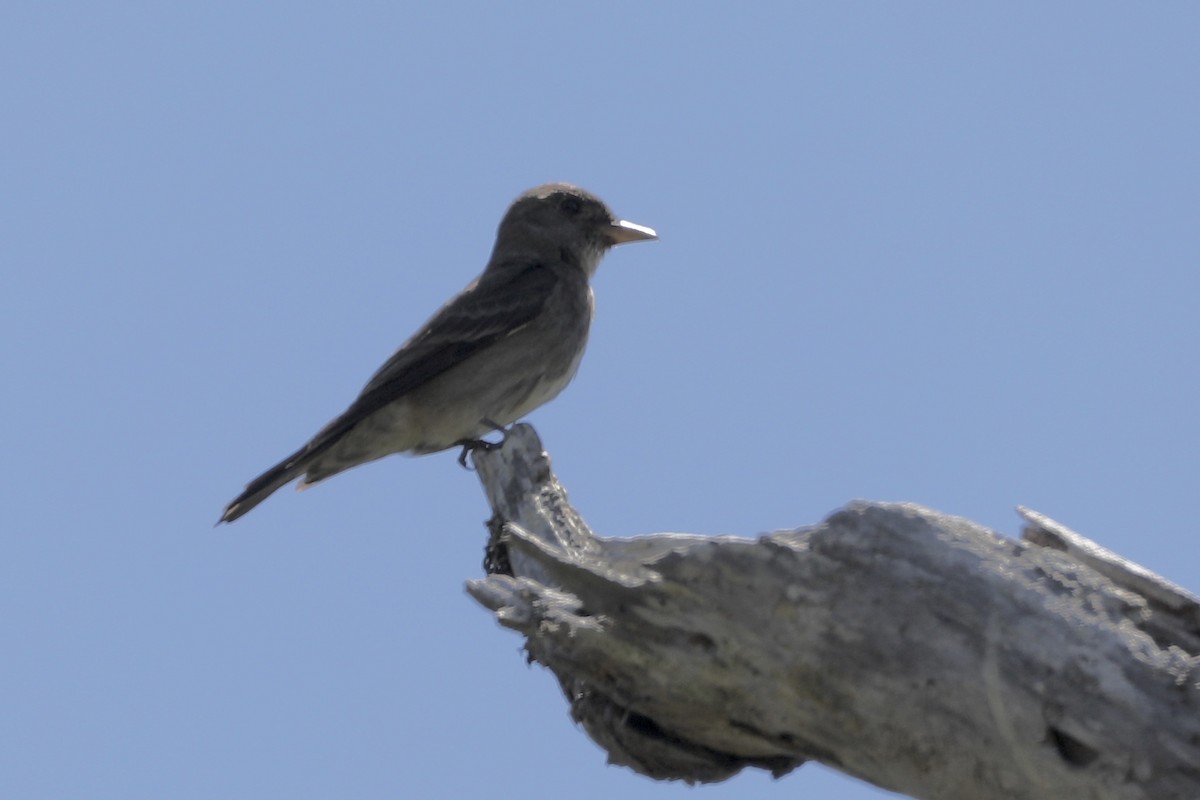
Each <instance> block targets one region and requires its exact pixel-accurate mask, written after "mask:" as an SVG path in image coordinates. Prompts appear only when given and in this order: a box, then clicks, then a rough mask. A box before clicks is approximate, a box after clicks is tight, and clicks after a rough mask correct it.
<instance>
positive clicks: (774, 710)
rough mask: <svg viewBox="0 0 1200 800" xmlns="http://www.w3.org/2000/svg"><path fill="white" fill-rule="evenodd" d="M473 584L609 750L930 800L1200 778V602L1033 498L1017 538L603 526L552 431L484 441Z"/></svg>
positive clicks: (900, 525)
mask: <svg viewBox="0 0 1200 800" xmlns="http://www.w3.org/2000/svg"><path fill="white" fill-rule="evenodd" d="M474 461H475V465H476V468H477V469H478V472H479V477H480V480H481V481H482V483H483V486H484V489H485V491H486V493H487V496H488V499H489V501H490V503H491V505H492V508H493V511H494V517H493V519H492V521H491V523H490V527H491V530H492V533H493V537H492V542H491V544H490V546H489V555H488V559H487V562H486V563H487V565H488V571H489V573H490V574H489V575H488V576H487V577H486V578H484V579H481V580H477V581H473V582H471V583H469V584H468V590H469V591H470V593H471V594H472V596H474V597H475V598H476V599H477V600H478V601H479V602H480V603H482V604H483V605H485V606H486V607H488V608H489V609H491V610H492V611H493V612H494V613H495V614H496V616H497V618H498V619H499V621H500V622H501V624H503V625H505V626H507V627H510V628H512V629H514V630H517V631H519V632H521V633H522V634H523V635H524V636H525V637H526V642H527V644H526V647H527V650H528V653H529V655H530V657H531V658H532V659H534V660H536V661H538V662H539V663H541V664H544V665H545V666H546V667H548V668H549V669H550V670H552V671H553V672H554V674H555V675H557V676H558V679H559V682H560V683H561V685H562V689H563V692H564V694H565V695H566V698H567V700H568V702H569V703H570V706H571V713H572V715H573V716H574V718H575V719H576V720H577V721H578V722H579V723H580V724H581V725H582V726H583V727H584V729H585V730H586V731H587V732H588V734H589V735H590V736H591V737H592V738H593V739H594V740H595V741H596V742H598V743H599V744H600V745H601V746H602V747H604V748H605V749H606V750H607V751H608V753H609V759H610V761H611V762H613V763H617V764H622V765H625V766H628V767H631V768H632V769H634V770H637V771H638V772H640V773H642V774H645V775H648V776H650V777H653V778H660V779H677V780H684V781H688V782H696V783H699V782H712V781H719V780H723V779H725V778H728V777H729V776H731V775H733V774H735V773H736V772H738V771H739V770H741V769H743V768H745V767H748V766H750V767H760V768H764V769H768V770H771V771H772V772H773V773H774V774H776V775H783V774H784V773H786V772H788V771H790V770H791V769H794V768H795V767H797V766H799V765H800V764H803V763H804V762H805V761H806V760H810V759H811V760H816V761H819V762H821V763H824V764H827V765H829V766H831V767H833V768H835V769H838V770H841V771H843V772H845V773H847V774H849V775H853V776H855V777H858V778H861V779H863V780H866V781H869V782H870V783H873V784H875V785H877V786H880V787H883V788H885V789H890V790H892V791H895V792H900V793H902V794H906V795H909V796H911V797H915V798H926V799H928V800H935V799H937V800H941V799H945V800H951V799H952V800H968V799H971V798H978V799H979V800H992V798H996V800H999V799H1000V798H1004V800H1022V799H1023V798H1029V800H1034V799H1035V798H1036V799H1037V800H1044V799H1045V798H1073V799H1077V800H1085V799H1091V798H1095V799H1096V800H1099V799H1100V798H1105V799H1107V798H1121V799H1122V800H1135V799H1137V800H1142V799H1143V798H1144V799H1145V800H1175V799H1176V798H1178V799H1179V800H1184V799H1185V798H1186V799H1187V800H1196V799H1197V798H1200V603H1198V601H1197V598H1196V597H1194V596H1192V595H1190V594H1189V593H1187V592H1185V591H1183V590H1182V589H1180V588H1178V587H1176V586H1174V585H1172V584H1171V583H1169V582H1168V581H1166V580H1164V579H1162V578H1160V577H1158V576H1156V575H1154V574H1152V573H1150V572H1148V571H1147V570H1145V569H1142V568H1141V567H1138V566H1137V565H1135V564H1131V563H1129V562H1127V561H1125V560H1123V559H1121V558H1120V557H1119V556H1116V555H1114V554H1112V553H1109V552H1108V551H1105V550H1104V549H1103V548H1100V547H1099V546H1097V545H1095V544H1094V543H1092V542H1090V541H1088V540H1087V539H1085V538H1083V537H1081V536H1079V535H1078V534H1075V533H1073V532H1071V531H1069V530H1067V529H1066V528H1064V527H1063V526H1061V525H1058V524H1057V523H1055V522H1054V521H1052V520H1050V519H1048V518H1046V517H1044V516H1042V515H1040V514H1037V513H1036V512H1033V511H1029V510H1027V509H1021V510H1020V512H1021V514H1022V515H1023V516H1024V518H1025V520H1026V523H1027V527H1026V529H1025V533H1024V538H1023V540H1022V541H1015V540H1012V539H1007V538H1005V537H1002V536H1000V535H998V534H996V533H994V532H992V531H990V530H988V529H986V528H983V527H981V526H979V525H976V524H974V523H972V522H970V521H968V520H965V519H960V518H955V517H950V516H946V515H943V514H939V513H937V512H936V511H932V510H930V509H927V508H922V507H920V506H916V505H911V504H884V503H870V502H856V503H852V504H851V505H849V506H847V507H846V508H845V509H844V510H841V511H838V512H837V513H835V514H833V515H832V516H830V517H829V518H828V519H827V520H825V521H824V522H822V523H821V524H819V525H815V526H812V527H808V528H801V529H797V530H794V531H785V532H779V533H774V534H770V535H767V536H761V537H759V538H757V539H741V538H733V537H702V536H691V535H684V534H654V535H647V536H639V537H635V538H632V539H604V538H600V537H597V536H595V535H593V534H592V532H591V531H590V530H589V528H588V527H587V525H586V523H584V521H583V519H582V517H580V515H579V514H578V513H577V512H576V511H575V510H574V509H573V508H572V507H571V505H570V504H569V502H568V500H567V496H566V492H565V491H564V490H563V488H562V486H561V485H560V484H559V483H558V481H557V480H556V478H555V477H554V475H553V473H552V472H551V469H550V463H549V458H548V456H547V455H546V454H545V453H544V452H543V449H542V445H541V442H540V441H539V440H538V438H537V435H536V433H535V432H534V431H533V429H532V428H530V427H529V426H526V425H518V426H516V427H515V428H514V430H513V431H512V433H511V434H510V435H509V436H508V438H507V440H506V441H505V443H504V445H503V446H502V447H500V448H497V449H494V450H490V451H477V452H476V453H475V456H474Z"/></svg>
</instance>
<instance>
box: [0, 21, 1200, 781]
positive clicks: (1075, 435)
mask: <svg viewBox="0 0 1200 800" xmlns="http://www.w3.org/2000/svg"><path fill="white" fill-rule="evenodd" d="M480 5H482V4H451V3H446V4H437V5H436V7H434V6H433V4H430V6H429V7H425V8H402V7H401V6H400V5H399V4H383V3H353V2H351V3H339V4H336V5H334V4H330V5H329V6H327V7H322V6H318V5H312V4H305V3H261V4H254V5H247V4H241V3H224V2H213V3H205V4H192V5H185V4H167V3H124V4H117V5H114V4H107V5H101V4H74V3H57V4H51V3H20V2H18V3H10V4H8V5H6V6H5V8H4V10H3V11H0V65H2V67H3V74H4V76H5V77H4V79H3V80H2V82H0V100H2V101H3V109H4V118H5V124H4V125H3V126H2V128H0V145H2V147H0V184H2V185H3V187H4V189H3V191H0V204H2V207H0V258H2V260H3V276H4V279H3V280H4V291H3V292H2V293H0V309H2V311H3V313H2V314H0V326H3V327H2V331H0V332H2V333H3V337H2V340H0V341H3V344H2V345H0V347H2V350H0V352H2V357H3V362H2V363H3V366H4V369H5V372H6V374H8V375H9V376H10V380H9V383H8V387H9V388H8V391H6V392H4V393H3V394H2V395H0V404H2V408H3V411H4V412H5V417H6V418H7V419H8V420H9V424H8V425H7V426H5V430H4V433H3V446H4V451H5V452H6V454H7V457H8V463H9V468H8V470H7V471H6V478H5V481H4V489H3V491H4V500H5V507H6V515H5V516H6V521H5V525H4V530H5V534H4V551H5V554H4V558H3V559H2V564H0V608H3V614H2V621H0V636H2V637H3V642H4V652H5V657H4V659H3V662H2V663H0V715H2V717H3V719H4V724H3V725H0V795H3V796H6V797H22V798H27V799H33V798H68V797H90V798H108V797H112V798H122V800H138V799H140V798H162V797H171V798H176V799H183V798H215V797H221V798H264V797H288V798H292V799H293V800H295V799H296V798H327V797H355V798H372V797H397V796H400V797H403V796H411V797H416V796H431V797H432V796H439V797H463V796H472V795H479V794H481V793H483V792H484V791H492V792H494V791H501V792H504V791H508V790H511V792H512V793H516V792H518V791H521V790H522V787H530V786H536V787H538V791H539V792H540V793H543V794H545V795H546V796H552V795H558V794H561V795H563V796H571V797H578V798H591V797H596V798H600V797H612V796H618V795H619V796H621V797H627V798H640V797H656V798H661V797H671V796H682V795H683V794H684V793H689V796H690V795H691V794H694V795H695V796H702V797H706V798H714V800H715V799H716V798H725V797H738V798H744V797H749V796H755V797H757V796H761V797H783V796H785V795H786V796H789V797H795V796H798V795H800V794H803V795H805V796H814V797H822V796H835V795H836V796H837V797H840V798H848V799H849V800H857V799H858V798H877V797H885V796H889V795H888V794H887V793H885V792H882V791H880V790H877V789H874V788H872V787H869V786H866V785H864V784H861V783H859V782H856V781H852V780H850V779H848V778H844V777H841V776H839V775H837V774H835V773H832V772H829V771H827V770H824V769H823V768H820V767H817V766H806V767H804V768H802V769H801V770H799V771H798V772H797V773H794V774H792V775H790V776H788V777H787V778H785V779H784V780H782V781H779V782H772V781H771V780H770V779H769V777H767V776H765V775H762V774H751V773H745V774H743V775H740V776H738V777H736V778H734V779H733V780H731V781H729V782H727V783H725V784H723V785H720V786H716V787H707V788H703V789H698V790H689V789H686V788H685V787H680V786H660V785H656V784H653V783H652V782H650V781H648V780H645V779H643V778H640V777H638V776H636V775H634V774H633V773H631V772H629V771H627V770H623V769H619V768H615V767H606V766H605V764H604V757H603V754H602V753H601V752H600V751H599V750H598V748H596V746H595V745H593V744H591V743H590V742H589V741H588V740H587V739H586V737H585V736H584V734H583V733H582V732H581V731H579V730H577V729H576V728H575V727H574V726H573V725H572V724H571V722H570V720H569V718H568V716H567V711H566V707H565V704H564V702H563V701H562V699H561V698H560V696H559V693H558V689H557V686H556V684H555V682H554V681H553V679H552V677H551V676H550V675H549V674H548V673H546V672H545V671H544V670H541V669H540V668H537V667H532V668H531V667H527V666H526V665H525V663H524V661H523V659H522V657H521V653H520V650H519V649H520V640H519V638H518V637H517V636H516V635H514V634H512V633H511V632H507V631H504V630H502V629H500V628H499V627H498V626H497V625H496V624H495V623H494V622H493V621H492V620H491V618H490V617H489V616H488V615H487V614H486V613H485V612H484V610H483V609H482V608H480V607H478V606H476V605H475V604H474V603H473V602H472V601H471V600H470V599H469V598H468V597H467V596H466V594H465V593H464V591H463V584H464V582H465V581H466V580H468V579H470V578H474V577H478V576H479V575H480V573H481V570H480V559H481V556H482V547H483V544H484V541H485V538H486V532H485V530H484V528H483V525H482V523H483V521H484V520H485V519H486V517H487V515H488V510H487V508H486V506H485V504H484V501H483V497H482V493H481V492H480V490H479V487H478V485H477V483H476V479H475V477H474V476H473V475H471V474H470V473H467V472H464V471H463V470H461V469H459V467H458V465H457V464H455V463H454V455H453V454H449V453H447V454H440V455H435V456H429V457H424V458H420V459H404V458H392V459H388V460H386V461H383V462H379V463H376V464H373V465H371V466H369V467H364V468H362V469H358V470H354V471H352V472H350V473H347V474H345V475H342V476H338V477H336V478H334V479H332V480H331V481H329V482H327V483H325V484H322V485H320V486H318V487H315V488H314V489H312V490H311V491H308V492H305V493H304V494H299V495H298V494H296V493H294V492H292V491H290V490H285V491H282V492H280V493H279V494H277V495H276V496H275V497H272V498H271V499H270V500H269V501H267V502H266V503H264V504H263V505H262V506H260V507H259V508H258V509H256V510H255V511H254V512H253V513H251V514H250V515H249V516H247V517H245V518H244V519H243V520H241V521H239V522H238V523H236V524H235V525H233V526H229V527H222V528H219V529H215V530H214V529H213V527H212V523H213V522H214V520H215V519H216V518H217V516H218V514H219V513H220V511H221V509H222V507H223V506H224V504H225V503H226V502H228V501H229V500H230V499H231V498H232V497H233V496H234V495H235V494H236V493H237V492H238V490H239V489H240V488H241V486H242V485H243V484H244V483H245V482H246V481H248V480H249V479H250V478H252V477H254V476H255V475H256V474H257V473H258V472H259V471H261V470H262V469H264V468H266V467H267V466H269V465H271V464H273V463H274V462H275V461H276V460H278V459H279V458H281V457H282V456H284V455H286V454H287V453H289V452H291V451H292V450H293V449H295V448H296V447H297V446H299V445H300V444H302V443H303V442H304V441H305V440H307V438H308V437H309V436H310V435H311V434H312V433H314V432H315V431H316V430H317V429H318V428H319V427H320V426H321V425H323V424H324V423H325V422H327V421H328V420H329V419H330V418H332V417H333V416H335V415H336V414H337V413H339V412H340V411H341V410H342V409H343V408H344V407H345V406H346V405H347V404H348V403H349V402H350V401H351V400H352V399H353V397H354V396H355V395H356V394H357V392H358V391H359V389H360V388H361V386H362V384H363V383H364V382H365V381H366V379H367V378H368V377H369V376H370V374H371V373H372V372H373V371H374V369H375V368H376V367H377V366H378V365H379V364H380V363H381V362H382V361H383V360H384V359H385V358H386V357H387V356H388V355H389V354H390V353H391V352H392V350H393V349H394V348H395V347H396V346H397V345H398V344H399V343H400V342H401V341H403V340H404V339H405V338H406V337H407V336H408V335H409V334H410V333H411V332H412V331H413V330H414V329H415V327H416V326H417V325H419V324H420V323H421V322H423V321H424V320H425V319H426V318H427V317H428V316H429V314H430V313H432V311H433V310H434V309H436V308H437V307H438V306H439V305H440V304H441V303H442V302H443V301H444V300H445V299H446V298H448V297H449V296H450V295H451V294H453V293H454V292H455V291H457V290H459V289H460V288H461V287H462V286H463V285H465V284H466V283H467V282H468V281H469V280H470V279H471V278H473V277H474V275H475V274H476V273H477V272H478V270H479V269H480V268H481V267H482V265H483V263H484V261H485V260H486V257H487V255H488V251H489V248H490V246H491V242H492V236H493V233H494V230H495V225H496V223H497V222H498V221H499V218H500V214H501V213H502V212H503V210H504V208H505V207H506V206H507V204H508V203H509V202H510V201H511V200H512V198H513V197H515V196H516V195H517V194H518V193H520V192H521V191H522V190H524V189H526V188H528V187H530V186H532V185H535V184H538V183H541V182H544V181H548V180H567V181H572V182H575V183H579V184H581V185H583V186H585V187H587V188H589V189H591V190H593V191H595V192H596V193H598V194H599V195H601V196H602V197H603V198H604V199H605V200H607V201H608V203H609V204H610V205H611V206H612V207H613V208H614V210H615V211H616V212H617V213H618V214H620V215H622V216H624V217H626V218H628V219H632V220H634V221H636V222H640V223H643V224H646V225H650V226H652V227H654V228H656V229H658V231H659V233H660V234H661V241H659V242H657V243H654V244H650V245H639V246H637V247H628V248H621V249H618V250H617V251H614V252H613V253H612V254H610V256H609V257H608V259H607V260H606V261H605V263H604V264H603V266H602V267H601V270H600V272H599V274H598V276H597V279H596V282H595V288H596V294H597V318H596V322H595V324H594V326H593V329H592V341H591V345H590V348H589V351H588V354H587V357H586V358H585V359H584V363H583V367H582V369H581V371H580V374H579V376H578V378H577V379H576V381H575V382H574V384H572V386H571V387H569V388H568V389H567V391H566V392H564V394H563V395H562V396H560V397H559V398H558V399H557V400H556V401H555V402H554V403H552V404H551V405H549V406H547V407H545V408H543V409H541V410H539V411H537V412H535V413H534V415H533V416H532V417H531V421H532V422H533V423H534V424H535V426H536V427H537V429H538V431H539V433H540V434H541V436H542V438H543V440H544V442H545V443H546V445H547V447H548V449H549V451H550V453H551V455H552V457H553V459H554V465H555V467H556V469H557V471H558V474H559V476H560V478H561V479H562V481H563V482H564V483H565V485H566V486H567V487H568V489H569V491H570V492H571V497H572V500H573V501H574V503H575V504H576V506H577V507H578V508H579V509H580V511H581V512H582V513H583V515H584V516H585V518H586V519H587V520H588V521H589V522H590V523H591V524H592V525H593V527H594V528H595V529H596V530H597V531H598V532H599V533H602V534H605V535H613V536H630V535H635V534H639V533H649V532H657V531H687V532H694V533H712V534H716V533H731V534H743V535H748V536H750V535H756V534H758V533H761V532H763V531H768V530H774V529H781V528H789V527H795V526H800V525H805V524H809V523H813V522H816V521H819V520H820V519H822V518H823V517H824V516H826V515H827V514H828V513H830V512H831V511H833V510H835V509H836V508H838V507H840V506H842V505H843V504H845V503H846V502H848V501H850V500H851V499H854V498H872V499H880V500H908V501H915V502H919V503H923V504H926V505H929V506H932V507H934V508H937V509H940V510H943V511H947V512H950V513H954V514H961V515H963V516H967V517H970V518H972V519H974V520H977V521H979V522H981V523H984V524H986V525H989V526H992V527H994V528H995V529H996V530H998V531H1000V532H1001V533H1004V534H1006V535H1015V534H1016V533H1017V532H1018V530H1019V522H1018V519H1017V517H1016V515H1015V513H1014V512H1013V508H1014V506H1015V505H1017V504H1025V505H1029V506H1032V507H1033V508H1036V509H1038V510H1040V511H1042V512H1045V513H1047V514H1049V515H1050V516H1052V517H1054V518H1056V519H1057V520H1059V521H1061V522H1063V523H1064V524H1067V525H1069V526H1071V527H1073V528H1075V529H1076V530H1078V531H1080V532H1081V533H1083V534H1085V535H1087V536H1090V537H1092V538H1094V539H1095V540H1097V541H1099V542H1100V543H1102V544H1103V545H1105V546H1106V547H1109V548H1111V549H1113V550H1116V551H1117V552H1119V553H1121V554H1123V555H1125V556H1126V557H1129V558H1131V559H1133V560H1135V561H1137V562H1140V563H1141V564H1143V565H1145V566H1147V567H1149V568H1151V569H1154V570H1156V571H1159V572H1161V573H1163V574H1165V575H1166V576H1168V577H1170V578H1172V579H1173V580H1175V581H1177V582H1178V583H1180V584H1182V585H1184V586H1185V587H1188V588H1190V589H1192V590H1194V591H1200V548H1198V547H1197V544H1196V531H1195V527H1196V526H1195V523H1194V520H1193V519H1192V517H1193V511H1194V506H1195V502H1196V498H1197V497H1198V496H1200V472H1198V470H1197V459H1196V453H1197V449H1198V445H1200V431H1198V427H1197V421H1196V420H1197V414H1196V409H1197V407H1198V406H1200V379H1198V378H1197V370H1196V364H1197V360H1198V355H1200V353H1198V350H1200V321H1198V319H1197V297H1198V296H1200V277H1198V270H1197V265H1198V264H1200V225H1198V221H1200V190H1198V189H1197V187H1198V186H1200V150H1198V149H1197V146H1196V143H1197V142H1200V112H1198V110H1197V105H1196V95H1195V90H1196V85H1197V80H1198V79H1200V51H1198V50H1197V48H1196V41H1197V34H1198V33H1200V8H1198V7H1197V6H1196V5H1195V4H1190V3H1157V4H1154V5H1153V6H1145V5H1130V4H1121V3H1086V4H1084V3H1061V4H1045V3H991V4H985V3H972V4H908V3H905V4H900V3H886V4H885V3H837V4H800V3H788V4H755V5H749V6H743V7H735V6H734V4H726V5H718V4H711V3H707V4H700V3H686V4H685V3H656V4H642V3H626V2H608V3H603V4H591V5H589V6H588V7H587V8H586V9H583V8H580V7H576V6H568V5H566V4H550V3H545V4H523V5H516V6H513V5H508V6H505V7H504V8H503V9H501V8H500V7H499V6H497V7H496V8H493V9H488V10H481V8H480V7H479V6H480Z"/></svg>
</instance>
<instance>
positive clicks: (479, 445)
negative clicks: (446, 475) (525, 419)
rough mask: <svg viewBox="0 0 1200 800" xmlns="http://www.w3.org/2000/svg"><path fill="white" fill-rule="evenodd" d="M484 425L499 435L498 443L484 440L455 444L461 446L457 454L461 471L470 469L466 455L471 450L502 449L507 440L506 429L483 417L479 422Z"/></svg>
mask: <svg viewBox="0 0 1200 800" xmlns="http://www.w3.org/2000/svg"><path fill="white" fill-rule="evenodd" d="M480 422H482V423H483V424H484V425H487V426H488V427H489V428H491V429H492V430H494V431H496V432H497V433H499V434H500V441H498V442H489V441H487V440H486V439H460V440H458V441H457V442H455V444H457V445H461V446H462V452H461V453H459V454H458V465H459V466H460V467H462V468H463V469H470V467H468V466H467V454H468V453H470V452H471V451H473V450H495V449H496V448H497V447H503V446H504V442H505V441H506V440H507V439H508V428H505V427H504V426H503V425H500V424H499V423H497V422H493V421H492V420H490V419H488V418H487V417H484V418H483V419H481V420H480Z"/></svg>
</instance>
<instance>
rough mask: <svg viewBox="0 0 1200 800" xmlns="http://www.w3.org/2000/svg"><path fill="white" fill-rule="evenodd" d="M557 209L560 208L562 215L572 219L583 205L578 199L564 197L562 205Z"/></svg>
mask: <svg viewBox="0 0 1200 800" xmlns="http://www.w3.org/2000/svg"><path fill="white" fill-rule="evenodd" d="M559 208H561V209H562V210H563V213H564V214H566V215H567V216H568V217H573V216H575V215H576V214H578V213H579V212H580V211H581V210H582V209H583V204H582V203H580V202H579V198H578V197H564V198H563V201H562V203H561V204H560V205H559Z"/></svg>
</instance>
